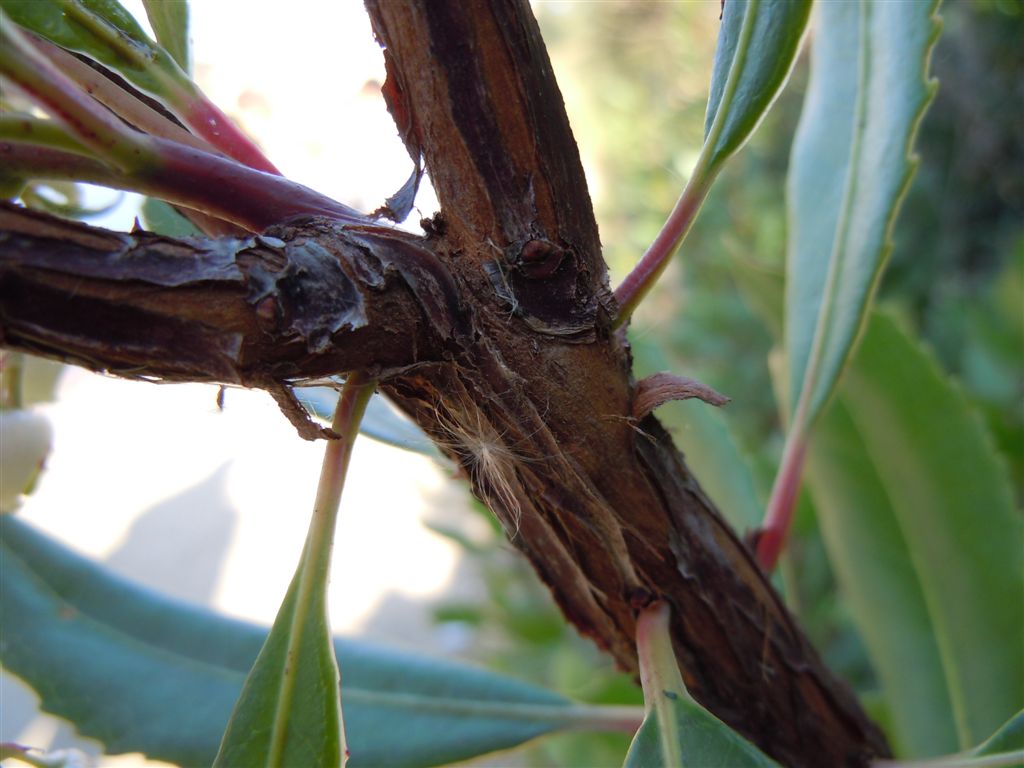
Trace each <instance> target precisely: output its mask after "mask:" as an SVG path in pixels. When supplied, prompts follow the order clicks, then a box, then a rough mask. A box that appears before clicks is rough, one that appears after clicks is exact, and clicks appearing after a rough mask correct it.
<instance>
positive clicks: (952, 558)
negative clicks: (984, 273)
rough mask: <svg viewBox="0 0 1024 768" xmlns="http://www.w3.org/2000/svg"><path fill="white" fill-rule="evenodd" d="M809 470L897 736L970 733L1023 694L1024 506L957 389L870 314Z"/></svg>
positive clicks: (917, 747) (987, 726)
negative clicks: (1022, 508)
mask: <svg viewBox="0 0 1024 768" xmlns="http://www.w3.org/2000/svg"><path fill="white" fill-rule="evenodd" d="M807 480H808V483H809V486H810V489H811V492H812V495H813V497H814V502H815V507H816V509H817V511H818V515H819V520H820V523H821V529H822V533H823V536H824V539H825V543H826V546H827V547H828V551H829V556H830V559H831V561H832V563H833V565H834V567H835V571H836V576H837V578H838V580H839V582H840V585H841V587H842V589H843V591H844V592H845V593H846V595H847V596H848V598H849V600H850V606H851V609H852V611H853V614H854V618H855V620H856V622H857V625H858V627H859V629H860V631H861V633H862V635H863V637H864V640H865V643H866V645H867V647H868V650H869V653H870V655H871V658H872V661H873V663H874V666H875V668H876V670H877V672H878V675H879V678H880V680H881V683H882V688H883V692H884V694H885V697H886V699H887V702H888V704H889V710H890V712H891V716H892V723H893V731H894V733H893V736H894V739H895V742H896V744H897V746H898V748H899V752H900V753H902V754H906V755H910V756H928V755H934V754H939V753H943V752H952V751H955V750H957V749H967V748H969V747H970V746H972V745H973V744H976V743H978V742H979V741H980V740H981V739H983V738H984V737H985V736H987V735H988V734H990V733H992V732H993V731H994V730H995V729H996V728H997V727H998V726H999V724H1000V723H1002V722H1003V721H1005V720H1006V719H1007V718H1008V717H1009V716H1010V715H1012V714H1013V713H1014V712H1016V711H1018V710H1019V709H1020V708H1021V705H1022V704H1024V654H1022V653H1021V649H1022V648H1024V521H1022V518H1021V516H1020V515H1019V514H1018V512H1017V511H1016V510H1014V508H1013V502H1012V498H1011V490H1010V484H1009V482H1008V478H1007V474H1006V470H1005V467H1004V466H1003V464H1002V463H1001V461H1000V460H999V459H998V457H997V455H996V453H995V451H994V449H993V446H992V443H991V438H990V437H989V435H988V434H987V432H986V431H985V429H984V427H983V426H982V424H981V422H980V421H979V419H978V417H977V415H976V414H975V413H974V412H973V411H972V409H971V408H970V407H969V406H968V403H967V401H966V399H965V397H964V396H963V394H962V393H961V392H960V391H959V390H958V389H957V388H955V387H954V386H952V385H951V384H950V383H949V382H948V381H947V380H946V378H945V376H944V375H943V374H942V372H941V371H940V370H939V369H938V367H937V366H936V364H935V362H934V361H933V360H932V358H931V357H930V356H929V355H927V354H925V353H924V352H923V351H922V350H921V349H920V348H919V347H918V346H917V345H916V344H915V343H913V342H912V341H911V340H910V339H909V338H908V337H907V336H906V334H904V333H903V331H901V330H900V329H899V327H898V326H897V325H896V324H895V322H894V321H893V320H891V319H889V318H888V317H886V316H884V315H879V314H877V313H876V314H874V315H873V316H872V318H871V321H870V323H869V325H868V328H867V332H866V334H865V337H864V340H863V343H862V344H861V346H860V349H859V351H858V353H857V355H856V356H855V359H854V361H853V364H852V365H851V367H850V370H849V372H848V374H847V376H846V379H845V380H844V383H843V385H842V387H841V388H840V391H839V394H838V396H837V398H836V401H835V403H834V406H833V407H832V408H831V409H830V410H829V411H827V412H826V413H825V414H823V417H822V419H821V421H820V423H819V424H818V426H817V427H816V429H815V433H814V438H813V443H812V450H811V451H810V453H809V458H808V474H807Z"/></svg>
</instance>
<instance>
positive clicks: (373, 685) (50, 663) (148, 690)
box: [0, 516, 599, 768]
mask: <svg viewBox="0 0 1024 768" xmlns="http://www.w3.org/2000/svg"><path fill="white" fill-rule="evenodd" d="M0 583H2V584H3V589H0V661H2V663H3V664H4V666H5V667H6V668H7V669H8V670H9V671H11V672H13V673H14V674H16V675H18V676H19V677H21V678H22V679H23V680H25V681H26V682H27V683H28V684H29V685H31V686H32V688H33V689H35V691H36V692H37V693H38V695H39V697H40V699H41V706H42V707H43V709H45V710H46V711H47V712H50V713H52V714H54V715H57V716H58V717H62V718H65V719H67V720H69V721H71V722H72V723H74V725H75V726H76V728H77V729H78V731H79V732H80V733H82V734H83V735H85V736H89V737H92V738H95V739H97V740H99V741H100V742H101V743H102V744H104V746H105V748H106V750H107V751H108V752H110V753H121V752H142V753H144V754H146V755H148V756H150V757H152V758H154V759H159V760H166V761H168V762H173V763H177V764H179V765H187V766H199V765H210V764H211V763H212V762H213V759H214V756H215V755H216V753H217V748H218V745H219V743H220V739H221V734H222V733H223V731H224V728H225V726H226V724H227V722H228V718H229V716H230V714H231V710H232V706H233V705H234V703H235V701H236V699H237V698H238V696H239V692H240V691H241V690H242V685H243V683H244V681H245V677H246V673H247V672H248V671H249V668H250V667H251V666H252V664H253V661H254V660H255V658H256V656H257V654H258V653H259V651H260V648H261V646H262V645H263V643H264V641H265V639H266V637H267V631H266V629H265V628H262V627H258V626H255V625H252V624H248V623H245V622H240V621H235V620H232V619H228V618H225V617H223V616H218V615H215V614H213V613H210V612H208V611H205V610H202V609H198V608H195V607H192V606H188V605H185V604H182V603H179V602H177V601H173V600H169V599H166V598H163V597H160V596H158V595H156V594H154V593H152V592H149V591H147V590H144V589H142V588H140V587H138V586H135V585H133V584H130V583H129V582H126V581H125V580H123V579H120V578H118V577H116V576H114V575H112V574H110V573H109V572H107V571H106V570H105V569H103V568H102V567H100V566H98V565H96V564H95V563H92V562H90V561H89V560H86V559H85V558H82V557H81V556H79V555H76V554H74V553H73V552H71V551H70V550H69V549H67V548H66V547H64V546H63V545H61V544H58V543H57V542H55V541H53V540H52V539H50V538H48V537H47V536H45V535H44V534H42V533H39V532H37V531H36V530H34V529H33V528H32V527H31V526H29V525H28V524H26V523H24V522H22V521H21V520H18V519H16V518H15V517H11V516H4V517H3V518H2V519H0ZM334 648H335V652H336V654H337V658H338V664H339V666H340V667H341V668H342V669H343V670H344V675H345V679H344V697H345V726H346V730H347V734H348V746H349V750H350V752H351V755H352V756H351V760H350V762H349V766H351V767H352V768H359V767H360V766H379V765H387V766H396V768H400V767H401V766H407V767H412V766H429V765H440V764H444V763H449V762H455V761H459V760H466V759H469V758H470V757H473V756H475V755H479V754H483V753H486V752H491V751H494V750H498V749H506V748H509V747H512V746H515V745H516V744H520V743H522V742H523V741H526V740H528V739H531V738H534V737H536V736H539V735H541V734H545V733H549V732H551V731H555V730H559V729H563V728H572V727H581V726H582V725H584V724H591V725H592V726H593V724H594V723H595V722H596V721H598V720H599V715H597V714H595V712H594V711H593V709H592V708H590V709H586V710H584V709H583V708H581V707H579V706H578V705H574V704H573V703H572V702H570V701H568V700H566V699H564V698H562V697H560V696H557V695H556V694H553V693H550V692H548V691H545V690H543V689H540V688H536V687H534V686H531V685H527V684H525V683H521V682H519V681H516V680H512V679H510V678H507V677H502V676H500V675H496V674H494V673H491V672H487V671H484V670H480V669H476V668H473V667H469V666H465V665H460V664H454V663H452V662H446V661H439V660H437V659H430V658H427V657H421V656H413V655H410V654H405V653H398V652H395V651H389V650H385V649H382V648H379V647H377V646H374V645H370V644H367V643H360V642H354V641H351V640H341V639H337V638H336V639H335V641H334ZM396 724H399V725H400V727H399V726H396ZM398 733H400V735H401V738H396V734H398Z"/></svg>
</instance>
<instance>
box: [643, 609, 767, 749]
mask: <svg viewBox="0 0 1024 768" xmlns="http://www.w3.org/2000/svg"><path fill="white" fill-rule="evenodd" d="M637 652H638V655H639V657H640V679H641V682H642V683H643V688H644V702H645V704H646V708H647V716H646V717H645V718H644V722H643V724H642V725H641V726H640V730H639V731H637V733H636V736H635V737H634V738H633V743H632V744H630V747H629V752H628V753H627V755H626V762H625V768H685V767H686V766H692V768H719V767H720V768H748V767H750V768H767V767H768V766H777V765H778V764H777V763H776V762H775V761H773V760H771V759H770V758H769V757H767V756H766V755H765V754H764V753H763V752H761V751H760V750H759V749H757V747H755V746H754V745H753V744H751V743H750V742H749V741H747V740H746V739H744V738H743V737H742V736H740V735H739V734H738V733H736V732H735V731H734V730H732V729H731V728H729V726H727V725H726V724H725V723H723V722H722V721H721V720H719V719H718V718H716V717H715V716H714V715H712V714H711V713H710V712H708V711H707V710H706V709H704V708H703V707H701V706H700V705H699V704H698V703H697V702H696V701H694V700H693V697H691V696H690V694H689V692H688V691H687V690H686V686H685V685H684V684H683V679H682V677H681V676H680V674H679V666H678V664H677V662H676V657H675V652H674V651H673V649H672V638H671V635H670V634H669V629H668V609H667V607H666V606H665V605H664V604H662V605H660V606H654V607H652V608H648V609H646V610H645V611H644V613H642V614H641V616H640V617H639V619H638V621H637Z"/></svg>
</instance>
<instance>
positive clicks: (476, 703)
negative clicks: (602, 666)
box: [2, 542, 591, 725]
mask: <svg viewBox="0 0 1024 768" xmlns="http://www.w3.org/2000/svg"><path fill="white" fill-rule="evenodd" d="M2 550H3V556H4V557H7V558H11V559H12V560H14V561H15V567H19V568H20V569H21V570H22V572H23V573H24V574H25V575H26V576H27V577H28V578H30V579H31V580H32V582H33V583H34V584H36V585H37V588H38V589H39V591H40V592H42V593H44V594H46V595H48V596H51V599H52V600H53V601H54V602H56V603H58V604H63V605H67V606H70V607H71V608H73V609H74V610H75V612H76V614H77V616H76V619H78V620H81V621H85V622H88V623H89V624H90V625H92V626H93V627H95V628H96V632H97V634H101V635H112V636H115V637H118V638H120V639H122V641H123V642H124V643H125V644H126V645H129V646H133V647H136V648H140V649H143V650H144V651H145V652H148V653H152V654H153V655H162V656H166V657H170V658H173V659H176V660H180V661H182V662H183V663H185V664H186V665H187V666H188V667H191V668H193V669H197V670H201V671H202V672H204V673H205V672H210V673H212V674H214V675H216V676H217V677H220V678H222V679H225V680H231V681H232V682H237V684H238V687H239V690H241V686H242V684H243V682H244V681H245V673H244V672H240V671H239V670H238V669H236V668H233V667H228V666H226V665H223V664H214V663H212V662H208V661H203V660H201V659H197V658H195V657H194V656H191V655H189V654H187V653H184V652H182V651H180V650H177V649H174V648H170V647H168V646H165V645H160V644H158V643H153V642H149V641H146V640H143V639H141V638H139V637H138V636H137V635H133V634H131V633H129V632H127V631H126V630H124V629H122V628H120V627H116V626H114V625H112V624H110V623H108V622H105V621H103V620H102V619H98V618H96V617H94V615H93V611H92V608H91V607H88V606H86V605H82V604H80V603H78V602H75V601H71V600H68V599H66V598H65V597H64V596H63V595H61V593H60V592H58V591H57V590H56V589H55V588H54V587H53V585H52V584H50V583H49V582H48V581H47V580H46V579H45V578H44V577H42V576H41V575H39V574H38V573H37V572H36V571H35V570H34V569H33V568H32V567H31V566H30V565H29V564H28V563H27V561H26V560H25V559H24V558H22V557H21V556H20V555H19V554H18V553H17V552H15V551H13V550H12V549H11V548H10V547H9V546H7V544H6V542H4V543H3V544H2ZM344 694H345V698H346V701H355V702H358V703H364V704H376V705H385V706H388V707H391V708H395V709H404V710H407V711H415V710H417V709H428V708H429V710H430V711H432V712H433V711H437V712H440V711H444V712H446V713H450V714H460V713H463V712H464V713H466V714H467V716H474V717H477V716H479V715H480V714H486V715H490V716H494V717H499V716H500V717H501V718H502V719H509V718H516V719H521V720H530V719H533V720H537V721H543V722H549V723H565V724H569V725H571V724H574V723H577V722H579V721H581V720H584V719H585V718H586V714H587V712H589V711H591V708H589V707H581V706H578V705H573V703H572V702H570V701H568V700H566V703H565V704H562V705H559V704H511V703H503V702H499V703H496V702H492V701H486V700H481V699H472V698H452V697H434V696H426V695H422V694H416V693H398V692H394V691H379V690H374V689H372V688H367V687H365V686H359V685H356V686H346V687H345V688H344ZM425 705H428V706H425Z"/></svg>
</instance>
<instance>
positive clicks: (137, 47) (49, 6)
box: [0, 0, 195, 102]
mask: <svg viewBox="0 0 1024 768" xmlns="http://www.w3.org/2000/svg"><path fill="white" fill-rule="evenodd" d="M0 7H2V8H3V9H4V10H5V11H6V12H7V13H8V14H9V15H10V17H11V19H13V20H14V22H15V23H17V24H19V25H21V26H22V27H24V28H25V29H28V30H30V31H32V32H35V33H36V34H37V35H40V36H41V37H44V38H46V39H47V40H49V41H50V42H52V43H55V44H56V45H59V46H60V47H62V48H67V49H68V50H72V51H77V52H78V53H82V54H84V55H86V56H89V57H90V58H93V59H95V60H96V61H98V62H100V63H101V64H104V65H106V66H108V67H110V68H111V69H113V70H115V71H116V72H118V73H120V74H121V75H122V76H124V78H125V79H126V80H128V82H130V83H131V84H132V85H134V86H135V87H137V88H139V89H141V90H143V91H145V92H146V93H149V94H150V95H153V96H156V97H162V98H165V99H170V100H171V101H172V102H178V101H180V98H172V94H180V93H186V94H193V93H194V91H195V89H194V86H193V85H192V83H191V81H190V80H189V79H188V77H187V76H186V75H185V73H184V72H183V71H182V69H181V68H180V67H179V66H178V65H177V64H176V63H175V61H174V59H173V58H172V57H171V55H170V54H169V53H168V52H167V51H166V50H164V49H163V48H162V47H161V46H159V45H157V44H156V43H155V42H153V41H152V40H150V39H149V36H148V35H146V33H145V32H144V31H143V30H142V27H140V26H139V25H138V22H136V21H135V19H134V18H133V17H132V15H131V14H130V13H128V12H127V11H126V10H125V9H124V8H122V7H121V5H120V3H117V2H116V1H115V0H0Z"/></svg>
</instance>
